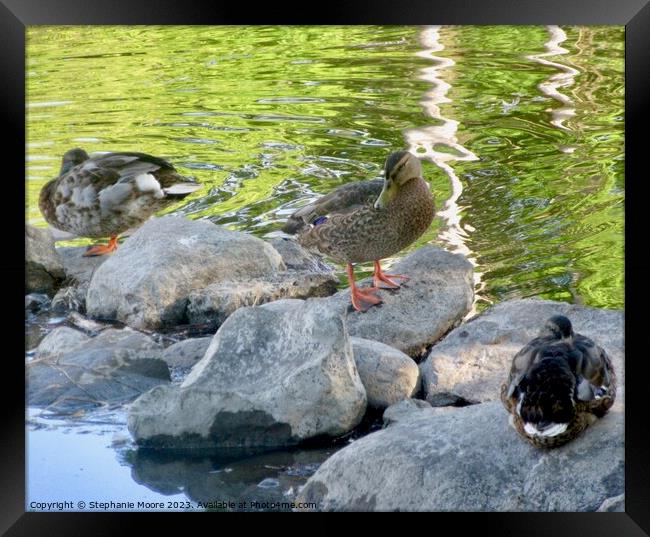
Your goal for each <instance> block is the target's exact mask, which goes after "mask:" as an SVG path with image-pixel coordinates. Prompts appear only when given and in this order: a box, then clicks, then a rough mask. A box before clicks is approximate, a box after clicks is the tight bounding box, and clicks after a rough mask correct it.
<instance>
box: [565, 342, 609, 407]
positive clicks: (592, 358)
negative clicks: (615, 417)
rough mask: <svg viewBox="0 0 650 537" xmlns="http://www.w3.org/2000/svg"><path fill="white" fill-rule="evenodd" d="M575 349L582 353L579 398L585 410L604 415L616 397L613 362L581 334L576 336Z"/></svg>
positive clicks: (602, 350)
mask: <svg viewBox="0 0 650 537" xmlns="http://www.w3.org/2000/svg"><path fill="white" fill-rule="evenodd" d="M575 347H576V350H578V351H580V352H581V353H582V359H581V360H580V361H579V362H578V364H577V366H576V376H577V379H578V386H577V388H576V391H577V398H578V400H579V401H580V402H582V406H584V407H585V410H589V411H590V412H593V413H594V414H604V413H605V412H606V411H607V410H608V409H609V408H610V407H611V406H612V404H614V398H615V397H616V373H615V372H614V366H613V365H612V361H611V359H610V357H609V355H608V354H607V353H606V352H605V349H603V348H602V347H601V346H599V345H597V344H596V343H595V342H594V341H592V340H591V339H589V338H588V337H585V336H583V335H581V334H576V335H575Z"/></svg>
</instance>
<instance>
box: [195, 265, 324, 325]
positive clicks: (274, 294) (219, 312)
mask: <svg viewBox="0 0 650 537" xmlns="http://www.w3.org/2000/svg"><path fill="white" fill-rule="evenodd" d="M336 284H337V279H336V278H335V277H334V275H333V274H327V273H323V272H306V271H296V270H287V271H282V272H278V273H277V274H274V275H271V276H267V277H265V278H264V279H257V280H250V281H234V282H233V281H228V282H221V283H215V284H212V285H209V286H208V287H206V288H205V289H199V290H196V291H192V292H191V293H190V294H189V296H188V304H187V318H188V321H189V322H190V324H198V325H205V326H206V327H209V328H214V329H216V328H218V327H219V326H220V325H221V324H222V323H223V322H224V321H225V320H226V319H227V318H228V316H229V315H231V314H232V313H233V312H234V311H235V310H237V309H239V308H242V307H245V306H258V305H261V304H265V303H267V302H272V301H274V300H279V299H281V298H309V297H322V296H329V295H331V294H333V293H335V292H336Z"/></svg>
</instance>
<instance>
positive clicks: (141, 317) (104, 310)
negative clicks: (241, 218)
mask: <svg viewBox="0 0 650 537" xmlns="http://www.w3.org/2000/svg"><path fill="white" fill-rule="evenodd" d="M284 268H285V267H284V263H283V262H282V258H281V257H280V254H278V252H276V251H275V250H274V249H273V247H272V246H270V245H269V244H268V243H266V242H264V241H263V240H261V239H258V238H256V237H253V236H251V235H248V234H245V233H240V232H237V231H230V230H228V229H225V228H222V227H219V226H216V225H215V224H212V223H211V222H208V221H207V220H187V219H185V218H176V217H163V218H155V219H152V220H149V221H148V222H146V223H145V224H144V225H143V226H142V227H141V228H140V229H138V231H136V232H135V233H134V234H133V235H132V236H131V237H129V238H128V239H127V240H126V241H125V242H124V243H123V244H122V245H120V247H119V248H118V250H117V251H116V252H115V253H114V254H112V255H111V257H110V258H109V259H107V260H106V261H105V262H104V263H103V264H102V265H101V266H100V267H98V268H97V270H96V271H95V273H94V275H93V277H92V280H91V281H90V287H89V289H88V295H87V298H86V308H87V311H88V314H89V315H90V316H92V317H95V318H107V319H117V320H120V321H122V322H125V323H126V324H128V325H129V326H133V327H136V328H145V327H147V328H157V327H161V326H164V325H173V324H181V323H182V322H183V321H184V319H185V310H186V305H187V300H188V295H189V293H190V292H191V291H193V290H195V289H202V288H205V287H207V286H208V285H210V284H212V283H216V282H221V281H225V280H232V281H240V280H249V279H252V278H257V277H260V278H264V277H266V276H269V275H271V274H274V273H275V272H277V271H278V270H284Z"/></svg>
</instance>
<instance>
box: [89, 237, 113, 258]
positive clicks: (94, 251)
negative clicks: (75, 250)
mask: <svg viewBox="0 0 650 537" xmlns="http://www.w3.org/2000/svg"><path fill="white" fill-rule="evenodd" d="M115 250H117V236H113V237H111V240H110V241H108V244H96V245H95V246H91V247H90V248H88V250H86V251H85V252H84V254H83V257H92V256H96V255H105V254H109V253H111V252H114V251H115Z"/></svg>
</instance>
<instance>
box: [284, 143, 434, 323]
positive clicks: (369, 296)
mask: <svg viewBox="0 0 650 537" xmlns="http://www.w3.org/2000/svg"><path fill="white" fill-rule="evenodd" d="M434 215H435V206H434V200H433V195H432V194H431V191H430V189H429V185H428V184H427V182H426V181H425V180H424V179H423V178H422V166H421V165H420V161H419V160H418V158H417V157H415V156H414V155H412V154H411V153H409V152H408V151H397V152H395V153H392V154H391V155H389V157H388V159H387V160H386V166H385V172H384V179H383V180H382V179H375V180H371V181H359V182H355V183H348V184H346V185H343V186H341V187H339V188H337V189H336V190H334V191H332V192H330V193H329V194H327V195H325V196H323V197H321V198H319V199H317V200H315V201H314V202H312V203H310V204H309V205H307V206H305V207H302V208H301V209H299V210H298V211H296V212H295V213H294V214H293V215H291V216H290V217H289V219H288V220H287V223H286V224H285V226H284V227H283V231H284V232H286V233H290V234H297V240H298V243H299V244H301V245H302V246H304V247H306V248H307V249H311V250H316V251H318V252H320V253H322V254H325V255H327V256H329V257H331V258H332V259H333V260H335V261H337V262H339V263H345V264H347V274H348V280H349V282H350V295H351V299H352V306H353V307H354V309H355V310H357V311H367V310H368V309H369V308H370V307H371V306H373V305H375V304H380V303H381V302H382V300H381V298H380V297H379V296H378V295H377V294H376V291H377V290H378V289H379V288H387V289H397V288H399V287H400V282H403V281H406V280H408V277H407V276H405V275H403V274H385V273H384V272H382V270H381V265H380V260H381V259H383V258H385V257H389V256H392V255H394V254H396V253H397V252H399V251H400V250H403V249H404V248H406V247H407V246H408V245H409V244H411V243H412V242H414V241H415V240H416V239H417V238H418V237H420V236H421V235H422V234H423V233H424V232H425V231H426V230H427V229H428V228H429V226H430V225H431V222H432V221H433V217H434ZM368 261H374V268H375V270H374V274H373V287H369V288H366V289H360V288H359V287H357V285H356V283H355V281H354V269H353V264H354V263H365V262H368Z"/></svg>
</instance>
